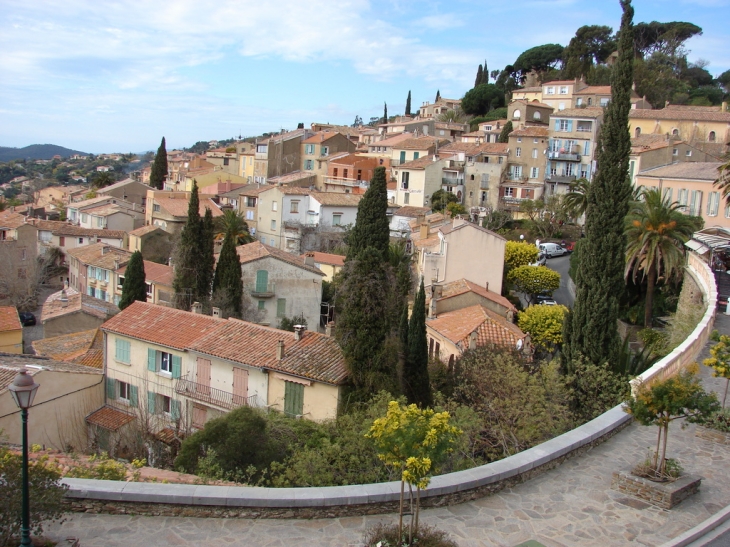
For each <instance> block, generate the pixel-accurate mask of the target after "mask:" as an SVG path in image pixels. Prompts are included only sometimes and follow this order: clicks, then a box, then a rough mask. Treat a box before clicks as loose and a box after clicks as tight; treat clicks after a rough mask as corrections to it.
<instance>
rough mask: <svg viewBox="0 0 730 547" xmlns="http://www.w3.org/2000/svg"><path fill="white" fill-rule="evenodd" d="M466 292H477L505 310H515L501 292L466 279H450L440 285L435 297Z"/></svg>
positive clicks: (443, 297)
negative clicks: (449, 281)
mask: <svg viewBox="0 0 730 547" xmlns="http://www.w3.org/2000/svg"><path fill="white" fill-rule="evenodd" d="M467 292H473V293H475V294H478V295H479V296H482V297H484V298H488V299H489V300H491V301H492V302H496V303H497V304H499V305H500V306H502V307H504V308H505V309H507V310H511V311H513V312H516V311H517V308H515V307H514V305H513V304H512V302H510V301H509V300H507V299H506V298H505V297H504V296H502V295H501V294H497V293H496V292H492V291H490V290H488V289H486V288H484V287H482V286H480V285H477V284H476V283H472V282H471V281H467V280H466V279H459V280H457V281H452V282H451V283H447V284H445V285H442V288H441V296H440V297H439V298H437V300H444V299H446V298H452V297H454V296H458V295H460V294H464V293H467Z"/></svg>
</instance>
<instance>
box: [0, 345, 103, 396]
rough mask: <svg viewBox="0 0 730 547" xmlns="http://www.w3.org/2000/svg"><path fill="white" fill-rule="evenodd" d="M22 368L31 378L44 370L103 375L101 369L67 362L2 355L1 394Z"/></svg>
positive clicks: (0, 372) (8, 354)
mask: <svg viewBox="0 0 730 547" xmlns="http://www.w3.org/2000/svg"><path fill="white" fill-rule="evenodd" d="M22 368H25V369H27V370H28V373H29V374H30V375H31V376H35V375H36V374H38V373H39V372H41V371H42V370H52V371H54V372H70V373H77V374H94V375H98V376H101V375H102V371H101V369H96V368H91V367H85V366H83V365H78V364H76V363H68V362H66V361H56V360H55V359H49V358H48V357H43V356H41V355H30V354H17V353H0V394H1V393H2V392H3V391H5V390H6V389H7V387H8V386H9V385H10V384H11V383H12V382H13V379H14V378H15V376H16V375H17V374H18V372H19V371H20V369H22Z"/></svg>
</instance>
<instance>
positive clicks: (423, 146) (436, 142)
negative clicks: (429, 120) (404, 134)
mask: <svg viewBox="0 0 730 547" xmlns="http://www.w3.org/2000/svg"><path fill="white" fill-rule="evenodd" d="M450 142H451V141H449V140H448V139H437V138H436V137H425V136H424V137H415V138H413V139H408V140H406V141H403V142H401V143H400V144H398V146H394V147H393V148H396V149H397V150H427V149H429V148H432V147H434V146H443V145H447V144H450Z"/></svg>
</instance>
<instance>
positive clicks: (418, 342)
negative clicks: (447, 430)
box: [402, 280, 433, 408]
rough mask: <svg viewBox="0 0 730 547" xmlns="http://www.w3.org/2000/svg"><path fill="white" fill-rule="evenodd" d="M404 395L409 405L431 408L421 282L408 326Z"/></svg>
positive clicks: (424, 298)
mask: <svg viewBox="0 0 730 547" xmlns="http://www.w3.org/2000/svg"><path fill="white" fill-rule="evenodd" d="M402 389H403V393H404V394H405V396H406V398H407V399H408V403H409V404H416V405H418V406H420V407H421V408H425V407H428V406H431V405H432V404H433V399H432V397H431V385H430V383H429V379H428V342H427V341H426V290H425V289H424V287H423V280H421V288H420V289H419V290H418V294H417V295H416V299H415V301H414V302H413V313H412V314H411V320H410V323H409V324H408V353H407V354H406V360H405V367H404V369H403V385H402Z"/></svg>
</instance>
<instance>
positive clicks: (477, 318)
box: [426, 305, 526, 349]
mask: <svg viewBox="0 0 730 547" xmlns="http://www.w3.org/2000/svg"><path fill="white" fill-rule="evenodd" d="M426 327H428V328H430V329H433V330H434V331H436V332H438V333H439V334H441V335H442V336H444V337H445V338H447V339H448V340H450V341H451V342H453V343H454V344H458V345H460V346H461V347H462V348H463V349H467V348H468V347H469V342H470V335H471V333H472V332H475V331H476V333H477V340H476V342H477V347H480V346H487V345H490V344H495V345H498V346H505V347H512V348H514V347H516V345H517V341H518V340H521V339H523V338H525V336H526V335H525V333H524V332H522V331H521V330H520V328H519V327H518V326H517V325H515V324H513V323H510V322H509V321H507V320H506V319H505V318H504V317H502V316H500V315H498V314H496V313H495V312H493V311H491V310H489V309H487V308H485V307H484V306H479V305H476V306H470V307H468V308H462V309H460V310H455V311H451V312H446V313H443V314H440V315H439V316H438V317H437V318H435V319H427V320H426Z"/></svg>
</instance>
